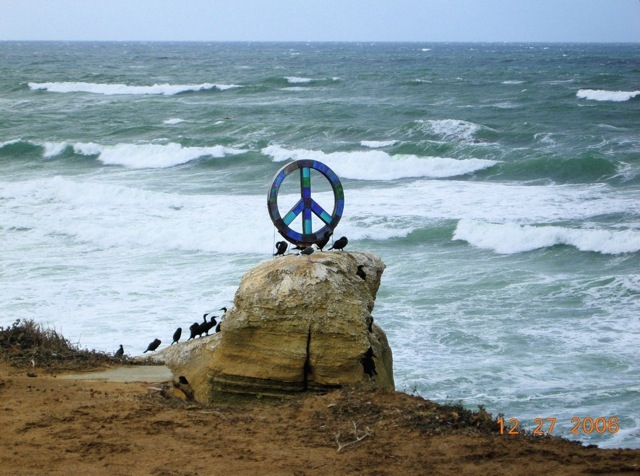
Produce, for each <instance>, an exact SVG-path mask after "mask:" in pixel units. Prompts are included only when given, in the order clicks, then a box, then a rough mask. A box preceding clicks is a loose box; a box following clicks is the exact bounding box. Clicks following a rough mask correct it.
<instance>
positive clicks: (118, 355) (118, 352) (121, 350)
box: [114, 344, 124, 359]
mask: <svg viewBox="0 0 640 476" xmlns="http://www.w3.org/2000/svg"><path fill="white" fill-rule="evenodd" d="M122 356H124V347H122V344H120V348H119V349H118V350H116V353H115V355H114V357H115V358H116V359H121V358H122Z"/></svg>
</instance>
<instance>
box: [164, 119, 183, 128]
mask: <svg viewBox="0 0 640 476" xmlns="http://www.w3.org/2000/svg"><path fill="white" fill-rule="evenodd" d="M181 122H184V119H180V118H178V117H172V118H171V119H167V120H166V121H162V123H163V124H167V125H169V126H173V125H175V124H180V123H181Z"/></svg>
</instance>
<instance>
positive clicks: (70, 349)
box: [0, 319, 131, 370]
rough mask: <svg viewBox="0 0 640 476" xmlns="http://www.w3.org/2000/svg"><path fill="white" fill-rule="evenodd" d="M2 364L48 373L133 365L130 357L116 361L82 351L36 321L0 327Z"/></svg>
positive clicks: (20, 321)
mask: <svg viewBox="0 0 640 476" xmlns="http://www.w3.org/2000/svg"><path fill="white" fill-rule="evenodd" d="M0 361H3V362H6V363H8V364H9V365H11V366H13V367H18V368H25V367H38V368H44V369H47V370H80V369H91V368H98V367H103V366H105V365H115V364H122V363H131V362H130V359H129V358H128V357H126V356H125V357H123V358H121V359H117V358H115V357H113V356H112V355H109V354H106V353H104V352H98V351H96V350H83V349H80V348H78V347H77V346H75V345H73V344H72V343H71V342H69V341H68V340H67V339H65V338H64V337H63V336H62V335H60V334H59V333H58V332H56V331H55V330H52V329H45V328H44V327H43V326H42V325H40V324H37V323H36V322H34V321H33V320H30V319H27V320H20V319H18V320H17V321H15V322H14V323H13V324H12V325H11V326H8V327H6V328H5V327H2V326H0Z"/></svg>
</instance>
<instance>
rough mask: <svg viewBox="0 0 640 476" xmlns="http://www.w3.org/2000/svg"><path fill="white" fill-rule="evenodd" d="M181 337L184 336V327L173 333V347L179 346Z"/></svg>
mask: <svg viewBox="0 0 640 476" xmlns="http://www.w3.org/2000/svg"><path fill="white" fill-rule="evenodd" d="M181 336H182V327H178V328H177V329H176V331H175V332H174V333H173V342H171V345H173V344H177V343H178V341H179V340H180V337H181Z"/></svg>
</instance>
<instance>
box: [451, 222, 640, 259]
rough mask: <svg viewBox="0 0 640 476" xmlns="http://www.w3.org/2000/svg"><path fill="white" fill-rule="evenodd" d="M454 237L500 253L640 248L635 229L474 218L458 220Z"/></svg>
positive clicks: (607, 251)
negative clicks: (558, 248)
mask: <svg viewBox="0 0 640 476" xmlns="http://www.w3.org/2000/svg"><path fill="white" fill-rule="evenodd" d="M453 239H454V240H462V241H466V242H468V243H469V244H470V245H472V246H475V247H478V248H482V249H487V250H493V251H495V252H496V253H500V254H514V253H523V252H526V251H532V250H536V249H540V248H548V247H552V246H556V245H567V246H573V247H575V248H577V249H578V250H580V251H591V252H596V253H602V254H613V255H617V254H623V253H636V252H638V251H640V232H638V231H633V230H624V231H612V230H603V229H584V228H583V229H574V228H567V227H563V226H533V225H518V224H515V223H504V224H497V223H487V222H483V221H479V220H471V219H462V220H460V221H459V222H458V226H457V228H456V230H455V232H454V234H453Z"/></svg>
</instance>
